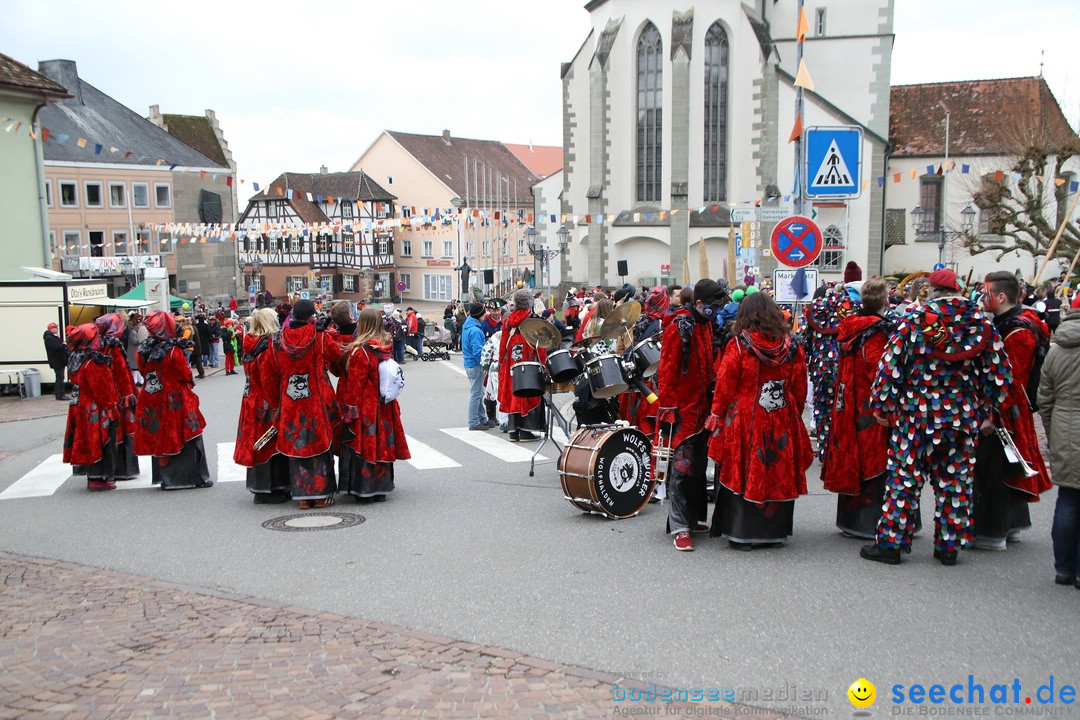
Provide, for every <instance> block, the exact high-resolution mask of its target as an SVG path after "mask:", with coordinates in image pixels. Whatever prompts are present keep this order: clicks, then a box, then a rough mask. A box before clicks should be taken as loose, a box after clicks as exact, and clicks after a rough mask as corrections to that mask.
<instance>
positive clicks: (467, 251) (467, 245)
mask: <svg viewBox="0 0 1080 720" xmlns="http://www.w3.org/2000/svg"><path fill="white" fill-rule="evenodd" d="M465 257H472V240H466V241H465Z"/></svg>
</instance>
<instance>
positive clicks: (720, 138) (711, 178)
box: [704, 23, 728, 202]
mask: <svg viewBox="0 0 1080 720" xmlns="http://www.w3.org/2000/svg"><path fill="white" fill-rule="evenodd" d="M727 90H728V39H727V33H725V32H724V28H722V27H721V26H720V23H713V25H712V27H710V28H709V32H707V33H706V34H705V187H704V193H705V195H704V199H705V200H707V201H709V202H716V201H721V200H724V199H726V198H727V109H728V101H727Z"/></svg>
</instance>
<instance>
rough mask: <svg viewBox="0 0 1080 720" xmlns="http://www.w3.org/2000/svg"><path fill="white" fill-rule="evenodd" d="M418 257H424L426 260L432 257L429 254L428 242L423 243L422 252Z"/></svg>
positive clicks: (429, 242) (429, 246) (429, 244)
mask: <svg viewBox="0 0 1080 720" xmlns="http://www.w3.org/2000/svg"><path fill="white" fill-rule="evenodd" d="M420 256H421V257H426V258H429V257H431V256H432V254H431V241H430V240H425V241H424V245H423V252H422V253H421V255H420Z"/></svg>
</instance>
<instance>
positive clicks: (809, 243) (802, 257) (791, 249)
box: [772, 215, 824, 267]
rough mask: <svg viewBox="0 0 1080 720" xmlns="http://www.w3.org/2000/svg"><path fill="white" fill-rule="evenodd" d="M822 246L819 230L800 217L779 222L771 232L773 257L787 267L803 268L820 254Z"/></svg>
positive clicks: (807, 219) (809, 221) (810, 221)
mask: <svg viewBox="0 0 1080 720" xmlns="http://www.w3.org/2000/svg"><path fill="white" fill-rule="evenodd" d="M823 244H824V242H823V240H822V238H821V229H820V228H818V226H817V225H816V224H815V223H814V221H813V220H811V219H810V218H807V217H803V216H802V215H793V216H792V217H789V218H787V219H784V220H781V221H780V222H778V223H777V224H776V227H775V228H773V231H772V251H773V257H775V258H776V261H777V262H779V263H780V264H782V265H787V266H788V267H803V266H804V265H809V264H810V263H812V262H814V261H815V260H817V259H818V255H820V254H821V248H822V245H823Z"/></svg>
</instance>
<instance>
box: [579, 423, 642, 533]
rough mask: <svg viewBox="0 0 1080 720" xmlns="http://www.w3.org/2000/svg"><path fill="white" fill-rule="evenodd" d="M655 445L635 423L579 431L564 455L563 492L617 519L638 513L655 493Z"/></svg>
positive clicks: (586, 507)
mask: <svg viewBox="0 0 1080 720" xmlns="http://www.w3.org/2000/svg"><path fill="white" fill-rule="evenodd" d="M651 451H652V443H651V442H650V441H649V437H648V436H647V435H646V434H645V433H643V432H641V431H640V430H638V429H637V428H633V427H613V426H609V425H598V426H586V427H583V428H580V429H578V431H577V432H575V433H574V434H573V435H572V436H570V439H569V440H568V441H567V443H566V447H564V448H563V451H562V455H560V456H559V465H558V467H559V479H560V480H561V481H562V488H563V496H564V497H565V498H566V499H567V500H569V501H570V504H571V505H573V506H574V507H576V508H578V509H579V510H584V511H585V512H588V513H595V514H597V515H603V516H604V517H607V518H611V519H613V520H620V519H622V518H628V517H634V516H635V515H637V514H638V513H640V512H641V511H642V510H643V509H644V508H645V506H646V505H647V504H648V502H649V498H650V497H652V493H653V490H654V489H655V487H656V483H655V482H654V481H653V479H652V470H651V463H650V460H651Z"/></svg>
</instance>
